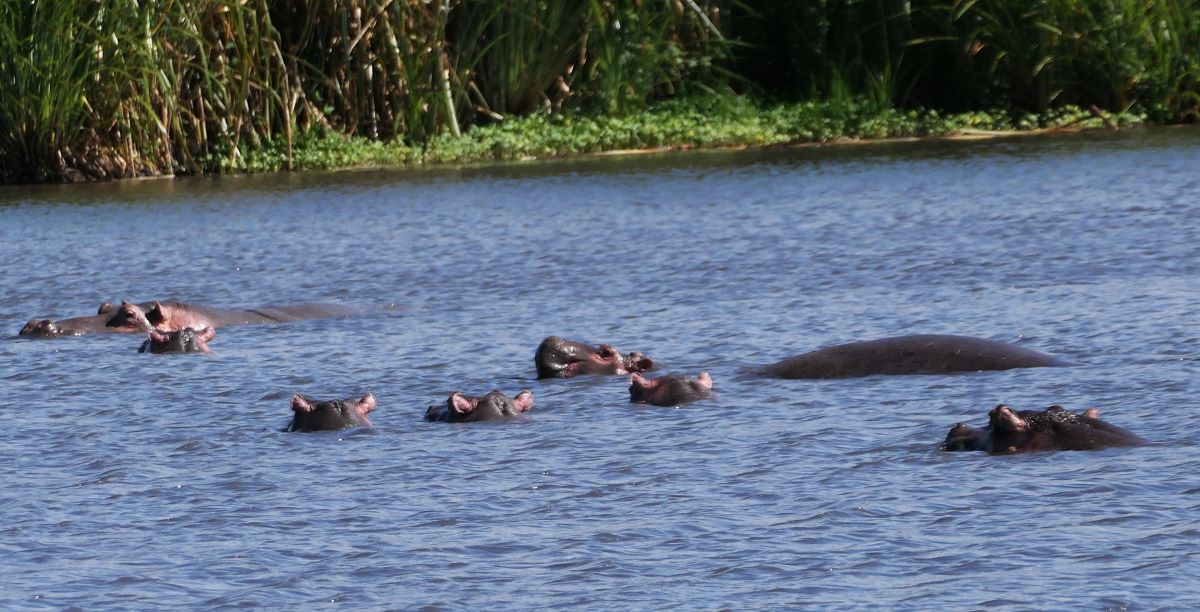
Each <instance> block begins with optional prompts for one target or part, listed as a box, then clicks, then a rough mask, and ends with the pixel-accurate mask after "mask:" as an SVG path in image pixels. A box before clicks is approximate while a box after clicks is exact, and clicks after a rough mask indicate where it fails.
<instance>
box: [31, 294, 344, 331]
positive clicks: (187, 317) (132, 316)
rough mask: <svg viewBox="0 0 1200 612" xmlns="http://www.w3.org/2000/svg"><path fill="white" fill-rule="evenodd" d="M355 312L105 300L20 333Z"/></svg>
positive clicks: (333, 307)
mask: <svg viewBox="0 0 1200 612" xmlns="http://www.w3.org/2000/svg"><path fill="white" fill-rule="evenodd" d="M358 314H362V311H360V310H358V309H355V308H351V307H348V306H342V305H339V304H298V305H294V306H271V307H262V308H254V309H246V310H240V309H227V308H213V307H211V306H202V305H199V304H191V303H188V302H177V301H153V302H144V303H141V304H134V303H132V302H121V305H120V306H113V305H112V304H110V303H108V302H105V303H103V304H101V305H100V309H99V313H98V314H95V315H92V316H87V317H74V318H70V319H62V320H59V321H53V320H50V319H40V320H39V319H32V320H30V321H29V322H28V323H26V324H25V326H24V327H22V328H21V331H20V332H19V333H20V335H22V336H29V337H33V338H57V337H61V336H80V335H84V334H92V333H142V332H146V331H149V330H150V329H151V328H153V329H157V330H159V331H181V330H183V329H185V328H188V327H191V328H192V329H203V328H206V327H211V328H213V329H216V328H218V327H226V326H229V325H250V324H263V323H289V322H293V321H303V320H308V319H323V318H330V317H345V316H352V315H358Z"/></svg>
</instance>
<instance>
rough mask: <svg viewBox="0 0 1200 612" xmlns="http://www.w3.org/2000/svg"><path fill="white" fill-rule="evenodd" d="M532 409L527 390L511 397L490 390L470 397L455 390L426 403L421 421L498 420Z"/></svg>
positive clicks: (529, 394)
mask: <svg viewBox="0 0 1200 612" xmlns="http://www.w3.org/2000/svg"><path fill="white" fill-rule="evenodd" d="M532 409H533V393H532V392H531V391H529V390H528V389H525V390H523V391H521V392H520V393H518V394H517V396H516V397H514V398H511V399H510V398H509V397H508V396H507V395H505V394H503V393H501V392H500V391H492V392H490V393H488V394H487V395H484V396H483V397H471V396H469V395H463V394H462V393H459V392H457V391H456V392H454V393H451V394H450V397H448V398H446V401H445V403H442V404H434V405H432V406H430V407H429V408H428V409H427V410H426V411H425V420H426V421H442V422H446V423H470V422H475V421H498V420H503V419H508V418H511V417H515V416H517V415H520V414H524V413H526V412H529V411H530V410H532Z"/></svg>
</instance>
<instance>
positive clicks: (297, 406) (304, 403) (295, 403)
mask: <svg viewBox="0 0 1200 612" xmlns="http://www.w3.org/2000/svg"><path fill="white" fill-rule="evenodd" d="M292 410H295V411H296V412H304V413H309V412H312V411H313V405H312V404H310V403H309V402H308V400H306V399H304V396H303V395H300V394H299V393H297V394H296V395H293V396H292Z"/></svg>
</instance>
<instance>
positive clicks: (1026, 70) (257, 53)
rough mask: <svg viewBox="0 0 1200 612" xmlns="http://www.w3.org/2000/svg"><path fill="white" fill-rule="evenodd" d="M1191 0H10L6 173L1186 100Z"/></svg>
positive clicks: (618, 140)
mask: <svg viewBox="0 0 1200 612" xmlns="http://www.w3.org/2000/svg"><path fill="white" fill-rule="evenodd" d="M1196 49H1200V0H1170V1H1169V0H1043V1H1041V2H1038V3H1035V4H1034V5H1032V6H1031V5H1030V4H1029V3H1027V2H1024V1H1021V0H941V1H930V0H799V1H797V2H775V1H768V0H740V1H732V0H586V1H582V2H568V1H567V0H432V1H430V2H415V1H404V2H395V1H394V0H294V1H290V2H284V1H282V0H201V1H199V2H192V1H185V0H159V1H157V2H140V3H139V2H135V1H133V0H63V1H61V2H31V1H24V0H22V1H19V2H18V1H14V2H6V3H4V4H3V5H0V182H6V183H21V182H47V181H79V180H104V179H117V178H133V177H145V176H161V175H172V174H195V173H219V172H264V171H276V170H306V169H334V168H346V167H364V166H405V165H418V164H441V163H469V162H473V161H495V160H524V159H541V158H554V157H563V156H571V155H581V154H595V153H606V152H628V151H634V150H673V149H688V148H729V147H754V146H775V145H791V144H800V143H829V142H845V141H867V140H883V139H895V138H913V137H918V138H919V137H948V136H954V135H972V136H981V135H995V134H1009V133H1021V132H1029V131H1036V130H1042V131H1045V130H1076V129H1092V128H1107V129H1115V128H1122V127H1126V126H1131V125H1141V124H1173V123H1193V122H1196V121H1197V119H1200V53H1197V52H1196V51H1195V50H1196Z"/></svg>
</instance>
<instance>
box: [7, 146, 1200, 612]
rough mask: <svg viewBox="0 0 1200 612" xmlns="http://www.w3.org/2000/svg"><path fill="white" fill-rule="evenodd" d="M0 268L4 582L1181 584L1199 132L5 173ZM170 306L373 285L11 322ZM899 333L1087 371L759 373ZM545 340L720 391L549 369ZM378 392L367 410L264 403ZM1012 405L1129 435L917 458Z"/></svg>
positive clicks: (807, 586) (167, 585)
mask: <svg viewBox="0 0 1200 612" xmlns="http://www.w3.org/2000/svg"><path fill="white" fill-rule="evenodd" d="M0 275H2V277H3V279H4V284H3V287H2V288H0V296H2V297H0V330H2V331H3V334H4V338H3V339H0V392H2V393H3V399H4V405H3V408H2V409H0V422H2V426H0V440H2V442H0V508H2V509H3V510H2V512H3V516H4V521H3V523H2V524H0V555H2V558H3V559H4V566H5V571H4V572H3V574H2V575H0V608H5V609H17V608H19V609H30V608H53V609H58V608H72V607H73V608H78V609H86V610H93V609H98V608H122V609H138V608H140V609H147V608H151V609H152V608H163V607H183V608H200V609H214V608H233V607H239V608H240V607H255V606H261V607H268V608H283V609H297V608H299V609H306V608H325V607H333V608H345V609H378V608H420V607H427V608H430V609H513V608H517V609H530V608H537V609H561V608H586V609H663V608H668V609H676V608H683V609H695V608H700V609H713V608H729V609H766V608H812V609H826V610H828V609H834V608H872V609H873V608H880V607H883V608H910V609H922V608H925V609H928V608H934V607H938V608H943V607H951V606H954V607H967V608H978V607H988V608H990V607H1013V608H1040V609H1054V608H1060V609H1061V608H1067V607H1070V608H1085V609H1155V608H1169V609H1185V608H1196V607H1198V606H1200V476H1197V474H1200V448H1198V446H1197V441H1198V438H1197V435H1196V433H1195V430H1194V429H1193V428H1194V427H1196V426H1197V423H1198V421H1197V413H1198V412H1200V402H1198V401H1197V396H1198V395H1200V376H1198V375H1200V317H1198V315H1197V309H1198V308H1200V132H1198V131H1197V130H1195V129H1176V130H1161V131H1146V132H1141V131H1130V132H1123V133H1120V134H1116V135H1076V136H1070V137H1063V138H1033V137H1025V138H1014V139H1007V140H996V141H990V142H974V143H972V142H966V143H963V142H959V143H898V144H889V145H871V146H846V147H831V148H814V149H790V150H769V151H746V152H707V153H692V154H676V155H666V156H634V157H615V158H598V159H588V160H581V161H572V162H554V163H539V164H515V165H502V166H495V167H485V168H473V169H444V170H437V171H386V172H385V171H362V172H342V173H311V174H303V175H293V176H288V175H282V176H260V177H226V178H197V179H181V180H166V181H140V182H128V183H119V184H100V185H73V186H42V187H19V188H4V189H2V190H0ZM167 298H176V299H182V300H187V301H193V302H199V303H204V304H209V305H216V306H226V307H253V306H261V305H266V304H290V303H298V302H337V303H342V304H349V305H353V306H357V307H361V308H363V309H365V310H367V311H368V314H367V315H365V316H362V317H354V318H345V319H330V320H318V321H305V322H299V323H292V324H285V325H273V326H241V327H230V328H222V329H220V330H219V331H218V334H217V337H216V339H215V340H213V341H212V342H211V343H210V345H211V347H212V348H213V350H214V351H215V354H213V355H211V356H178V355H176V356H172V355H143V354H138V353H137V352H136V350H137V347H138V345H139V344H140V342H141V338H138V337H135V336H132V335H122V334H113V335H96V336H85V337H78V338H64V339H58V340H27V339H25V338H17V337H16V332H17V330H19V329H20V327H21V326H22V325H23V324H24V323H25V321H27V320H28V319H30V318H32V317H39V318H40V317H54V318H59V317H68V316H77V315H86V314H92V313H94V311H95V308H96V305H97V304H99V303H100V302H101V301H103V300H120V299H128V300H131V301H146V300H153V299H167ZM910 333H954V334H964V335H972V336H981V337H986V338H992V339H997V340H1003V341H1010V342H1016V343H1019V344H1020V345H1022V346H1026V347H1029V348H1033V349H1036V350H1040V351H1044V352H1048V353H1053V354H1055V355H1059V356H1063V357H1066V358H1068V359H1070V360H1072V361H1074V362H1077V363H1079V364H1080V365H1079V366H1078V367H1072V368H1046V369H1031V370H1012V371H1005V372H980V373H969V374H959V375H949V376H892V377H882V376H876V377H869V378H862V379H849V380H828V381H803V380H792V381H788V380H764V379H758V378H753V377H749V376H746V375H745V371H746V369H747V368H748V367H750V366H754V365H761V364H766V363H770V362H773V361H776V360H778V359H781V358H783V357H785V356H788V355H792V354H796V353H800V352H804V351H807V350H810V349H813V348H816V347H820V346H825V345H829V344H836V343H841V342H848V341H854V340H863V339H870V338H879V337H884V336H892V335H902V334H910ZM551 334H558V335H562V336H565V337H568V338H573V339H577V340H582V341H589V342H593V343H600V342H611V343H613V344H615V345H616V346H617V347H618V348H619V349H621V350H623V351H630V350H641V351H643V352H645V353H647V354H648V355H650V356H651V357H653V358H655V360H656V361H657V362H658V363H660V364H662V365H663V366H664V368H663V370H662V371H663V372H677V373H686V374H689V375H695V374H697V373H698V372H700V371H701V370H706V371H709V372H711V373H712V376H713V379H714V380H715V390H716V392H717V397H716V399H714V400H710V401H702V402H698V403H695V404H691V405H689V406H685V407H682V408H656V407H650V406H642V405H631V404H629V403H628V393H627V387H628V381H627V380H626V379H624V378H621V377H614V378H586V379H573V380H567V381H562V380H551V381H537V380H535V379H534V376H535V372H534V367H533V366H534V364H533V353H534V349H535V348H536V347H537V345H538V343H539V342H540V341H541V340H542V338H544V337H545V336H547V335H551ZM523 388H528V389H531V390H532V391H533V393H534V397H535V402H536V404H535V407H534V409H533V410H532V412H530V413H529V414H528V415H527V416H526V417H525V418H522V419H520V420H518V421H515V422H507V423H499V424H496V423H485V424H467V425H448V424H443V423H426V422H424V421H423V420H422V416H423V415H424V412H425V408H426V406H428V405H429V404H432V403H437V402H441V401H444V400H445V398H446V396H447V395H448V394H449V393H451V392H452V391H455V390H461V391H464V392H466V393H468V394H472V395H482V394H484V393H485V392H487V391H489V390H491V389H500V390H503V391H505V392H506V393H508V394H509V395H513V394H515V393H516V392H518V391H520V390H521V389H523ZM367 391H370V392H373V393H374V394H375V395H376V396H377V398H378V401H379V409H378V410H377V411H376V412H375V413H374V414H373V415H372V420H373V421H374V423H375V427H374V428H373V429H359V430H348V431H342V432H332V433H328V432H326V433H315V434H294V433H293V434H289V433H283V432H282V431H281V430H282V429H283V428H284V426H286V425H287V423H288V421H289V420H290V414H291V410H290V408H289V397H290V396H291V395H292V394H293V393H297V392H299V393H304V394H307V395H311V396H315V397H318V398H326V399H329V398H344V397H349V396H358V395H361V394H363V393H365V392H367ZM1000 402H1005V403H1008V404H1010V405H1012V406H1014V407H1016V408H1018V409H1042V408H1045V407H1046V406H1049V405H1051V404H1056V403H1057V404H1063V405H1065V406H1067V407H1068V408H1070V409H1073V410H1081V409H1083V408H1087V407H1090V406H1096V407H1099V408H1100V409H1101V411H1102V413H1103V415H1104V418H1106V419H1107V420H1109V421H1111V422H1113V423H1116V424H1118V425H1121V426H1124V427H1127V428H1129V429H1131V430H1133V431H1134V432H1136V433H1138V434H1140V435H1142V436H1143V437H1145V438H1147V439H1148V440H1150V441H1151V443H1150V444H1149V445H1147V446H1142V447H1134V448H1116V449H1109V450H1104V451H1098V452H1058V453H1033V454H1023V455H1011V456H988V455H986V454H982V453H944V452H940V451H939V450H937V445H938V444H939V443H940V442H941V441H942V439H943V437H944V436H945V434H946V432H947V431H948V430H949V429H950V427H952V426H953V425H954V424H955V423H956V422H958V421H966V422H970V423H974V424H979V425H982V424H983V423H984V422H985V421H986V413H987V411H988V410H989V409H991V408H992V407H994V406H995V405H996V404H998V403H1000Z"/></svg>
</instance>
